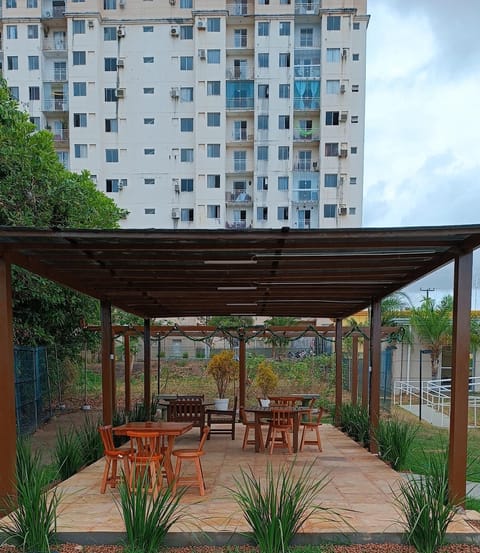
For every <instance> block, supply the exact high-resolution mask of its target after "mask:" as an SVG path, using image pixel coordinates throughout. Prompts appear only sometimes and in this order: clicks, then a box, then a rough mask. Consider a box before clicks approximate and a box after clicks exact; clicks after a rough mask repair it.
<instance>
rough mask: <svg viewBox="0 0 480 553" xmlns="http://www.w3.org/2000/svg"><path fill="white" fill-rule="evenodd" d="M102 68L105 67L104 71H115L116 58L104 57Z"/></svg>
mask: <svg viewBox="0 0 480 553" xmlns="http://www.w3.org/2000/svg"><path fill="white" fill-rule="evenodd" d="M104 68H105V71H116V70H117V58H105V59H104Z"/></svg>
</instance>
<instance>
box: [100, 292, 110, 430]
mask: <svg viewBox="0 0 480 553" xmlns="http://www.w3.org/2000/svg"><path fill="white" fill-rule="evenodd" d="M100 320H101V328H102V397H103V424H112V421H113V393H112V358H111V356H112V351H111V349H112V308H111V305H110V303H109V302H105V301H102V302H100Z"/></svg>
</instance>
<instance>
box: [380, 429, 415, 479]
mask: <svg viewBox="0 0 480 553" xmlns="http://www.w3.org/2000/svg"><path fill="white" fill-rule="evenodd" d="M418 430H419V425H418V424H411V423H409V422H407V421H405V420H401V419H398V418H391V419H386V420H384V419H380V421H379V423H378V427H377V430H376V432H375V439H376V440H377V443H378V451H379V456H380V458H381V459H383V460H384V461H387V462H388V463H390V464H391V466H392V468H393V469H394V470H402V469H403V468H404V467H405V463H406V460H407V456H408V454H409V452H410V449H411V447H412V445H413V442H414V440H415V436H416V435H417V432H418Z"/></svg>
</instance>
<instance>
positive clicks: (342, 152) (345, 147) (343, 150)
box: [338, 142, 348, 157]
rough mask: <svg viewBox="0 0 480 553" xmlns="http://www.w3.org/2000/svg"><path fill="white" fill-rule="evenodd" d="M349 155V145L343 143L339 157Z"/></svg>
mask: <svg viewBox="0 0 480 553" xmlns="http://www.w3.org/2000/svg"><path fill="white" fill-rule="evenodd" d="M347 154H348V144H347V143H346V142H342V143H341V144H340V153H339V154H338V156H339V157H347Z"/></svg>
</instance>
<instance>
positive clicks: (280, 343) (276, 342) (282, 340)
mask: <svg viewBox="0 0 480 553" xmlns="http://www.w3.org/2000/svg"><path fill="white" fill-rule="evenodd" d="M297 324H298V319H296V318H295V317H272V318H271V319H267V320H266V321H265V326H267V327H269V326H295V325H297ZM264 342H265V343H266V344H270V345H271V346H272V357H273V358H274V359H275V357H276V353H275V349H278V350H279V352H280V353H279V355H281V354H282V353H283V352H284V350H285V349H286V348H287V347H288V346H289V344H290V338H289V337H288V336H285V335H282V334H278V333H276V334H273V333H272V334H269V335H268V336H266V337H265V338H264Z"/></svg>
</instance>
